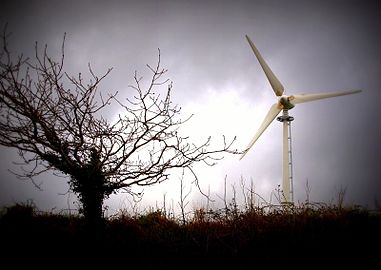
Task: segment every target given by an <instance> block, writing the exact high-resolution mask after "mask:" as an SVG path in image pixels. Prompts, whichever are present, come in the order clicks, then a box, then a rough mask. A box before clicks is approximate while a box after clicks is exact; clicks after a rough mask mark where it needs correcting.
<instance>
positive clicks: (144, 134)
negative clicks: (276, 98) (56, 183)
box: [0, 31, 237, 222]
mask: <svg viewBox="0 0 381 270" xmlns="http://www.w3.org/2000/svg"><path fill="white" fill-rule="evenodd" d="M8 37H9V35H7V32H6V31H4V34H3V36H2V43H3V44H2V51H1V55H0V112H1V114H0V145H3V146H7V147H13V148H16V149H18V151H19V154H20V156H21V158H22V160H23V162H24V163H25V164H26V165H32V167H28V168H29V170H27V171H23V172H22V173H21V174H19V176H21V177H28V178H30V179H32V181H33V177H35V176H37V175H39V174H41V173H43V172H46V171H50V170H53V171H56V172H57V171H58V172H60V173H63V174H64V175H66V176H67V178H68V182H69V184H70V188H71V190H72V191H73V192H75V193H76V194H77V195H78V198H79V200H80V202H81V204H82V209H81V210H82V211H83V214H84V216H85V218H86V219H87V220H88V221H91V222H97V221H100V220H101V219H102V215H103V212H102V211H103V209H102V207H103V202H104V200H105V199H106V198H107V197H108V196H109V195H111V194H112V193H117V192H118V191H121V190H125V191H127V192H132V190H131V187H133V186H150V185H153V184H156V183H160V182H162V181H165V180H167V179H168V177H169V176H170V173H171V171H172V170H173V169H176V168H180V169H184V168H185V169H188V170H189V171H190V172H191V173H192V175H193V177H195V178H196V180H197V175H196V173H195V172H194V170H193V168H192V165H193V164H194V163H197V162H204V163H205V164H207V165H213V164H214V163H215V162H216V160H219V159H221V158H223V156H221V154H222V153H237V151H236V150H231V147H232V144H233V142H234V140H235V138H234V139H232V140H231V141H229V142H226V141H225V138H223V145H222V146H221V147H220V148H219V149H210V148H211V147H210V142H211V139H210V138H208V139H207V140H206V141H205V142H204V143H203V144H201V145H195V144H193V143H190V142H189V139H188V137H182V136H180V135H179V133H178V129H179V128H180V127H181V125H182V124H184V123H185V122H186V121H188V120H189V118H187V119H185V120H181V119H179V114H180V108H179V107H178V106H177V105H173V103H172V101H171V91H172V83H171V82H170V81H169V80H167V79H165V78H164V75H165V73H166V70H165V69H163V68H161V66H160V50H159V53H158V61H157V64H156V65H155V66H150V65H147V67H148V69H149V71H150V74H151V77H150V80H149V83H148V87H145V89H143V86H142V84H143V83H142V78H141V77H139V76H138V74H137V73H136V72H135V76H134V85H133V86H131V87H132V89H133V90H134V95H133V97H132V98H130V99H126V100H124V101H122V100H120V99H118V98H117V94H118V93H117V92H116V93H113V94H110V93H107V94H106V95H107V96H106V95H105V94H104V93H103V94H102V93H101V92H100V91H99V86H100V83H101V82H102V80H103V79H104V78H105V77H106V76H107V75H109V73H110V72H111V69H109V70H108V71H107V72H106V73H105V74H104V75H102V76H100V77H98V76H97V75H95V74H94V72H93V70H92V68H91V66H90V64H89V66H88V70H89V76H90V77H91V79H90V80H89V81H87V82H85V80H84V78H83V76H82V75H81V73H79V74H78V75H76V76H71V75H69V74H67V73H66V72H65V71H64V44H65V38H64V40H63V42H62V54H61V55H60V56H59V60H58V61H57V60H55V59H54V58H53V57H51V56H49V55H48V53H47V46H45V49H44V50H43V51H42V52H41V50H40V49H39V48H38V46H37V43H36V47H35V57H34V58H33V59H29V58H26V57H24V56H23V55H19V56H17V57H13V54H12V53H11V52H10V51H9V46H8V43H7V39H8ZM163 87H164V88H165V91H164V94H163V95H160V94H155V93H154V89H155V92H159V91H160V89H162V88H163ZM157 88H158V89H157ZM112 104H114V105H115V106H119V109H121V110H123V113H122V114H119V115H118V118H117V120H115V121H114V122H111V121H109V120H107V119H105V118H104V117H102V115H105V112H106V111H105V110H106V109H110V108H111V107H110V106H111V105H112ZM113 109H114V110H115V108H114V107H113Z"/></svg>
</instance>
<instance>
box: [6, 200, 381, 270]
mask: <svg viewBox="0 0 381 270" xmlns="http://www.w3.org/2000/svg"><path fill="white" fill-rule="evenodd" d="M0 228H1V235H0V236H1V246H2V253H1V254H2V257H3V259H2V261H3V262H4V263H11V265H12V268H18V266H21V265H28V266H33V265H36V266H41V265H46V266H53V267H55V266H61V267H63V266H67V267H72V266H75V265H77V266H79V265H88V266H90V265H93V264H94V263H95V265H98V264H99V266H100V265H107V266H110V267H111V266H113V265H115V266H116V265H118V266H123V267H122V268H123V269H129V268H135V269H180V268H195V267H199V268H201V267H202V268H203V269H205V268H211V269H218V268H222V269H229V268H232V269H249V268H250V269H256V268H263V267H270V268H272V267H278V266H280V267H287V268H288V267H294V266H296V267H297V268H312V267H316V266H321V267H332V266H334V265H336V266H337V267H340V268H341V267H343V266H353V265H361V266H363V267H365V266H367V265H369V266H370V265H374V264H376V265H377V264H379V263H378V256H379V248H380V243H381V233H380V228H381V214H380V212H379V211H369V210H366V209H362V208H360V207H345V208H344V207H336V206H325V205H317V204H315V205H314V204H306V205H302V206H298V207H296V206H287V207H285V206H273V207H272V208H267V209H264V208H262V209H260V208H252V209H250V208H248V209H244V210H239V209H237V208H234V207H228V208H224V209H219V210H209V211H206V210H205V209H202V208H201V209H197V210H195V211H194V213H193V215H192V218H191V219H188V220H181V219H176V218H173V217H172V218H171V217H168V216H167V215H166V214H165V213H163V211H160V210H152V211H148V212H146V213H142V214H134V215H129V214H128V213H127V212H126V211H124V212H123V211H122V212H121V214H120V215H117V216H114V217H110V218H107V219H105V220H104V224H101V225H100V226H99V227H98V228H95V229H94V228H93V229H90V228H88V227H87V226H86V225H85V224H84V222H83V218H82V217H81V216H79V215H67V214H66V215H65V214H53V213H43V212H39V211H38V210H37V209H35V207H34V206H33V205H30V204H29V205H28V204H16V205H14V206H10V207H6V208H4V209H3V211H2V215H1V219H0ZM14 256H16V257H15V258H16V259H13V257H14ZM17 258H19V259H17Z"/></svg>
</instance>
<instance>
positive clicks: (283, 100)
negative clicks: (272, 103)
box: [279, 95, 295, 110]
mask: <svg viewBox="0 0 381 270" xmlns="http://www.w3.org/2000/svg"><path fill="white" fill-rule="evenodd" d="M279 103H280V104H281V105H282V108H283V109H284V110H291V109H292V108H294V107H295V105H294V104H292V103H291V102H290V97H289V96H286V95H283V96H281V97H280V99H279Z"/></svg>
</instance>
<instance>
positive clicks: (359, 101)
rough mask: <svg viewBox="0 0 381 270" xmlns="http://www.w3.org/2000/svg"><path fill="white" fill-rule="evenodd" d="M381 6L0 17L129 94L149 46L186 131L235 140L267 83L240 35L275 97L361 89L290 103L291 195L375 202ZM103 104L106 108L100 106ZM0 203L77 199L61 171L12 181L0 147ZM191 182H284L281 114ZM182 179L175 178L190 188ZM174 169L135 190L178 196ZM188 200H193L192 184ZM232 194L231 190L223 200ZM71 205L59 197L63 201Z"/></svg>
mask: <svg viewBox="0 0 381 270" xmlns="http://www.w3.org/2000/svg"><path fill="white" fill-rule="evenodd" d="M380 18H381V9H379V8H378V5H377V1H374V2H373V1H337V0H336V1H255V0H254V1H15V0H12V1H2V5H1V10H0V23H1V26H3V25H4V24H5V23H6V22H7V23H8V29H9V31H11V32H12V36H11V39H10V45H11V48H12V50H13V51H15V52H20V53H21V52H22V53H24V54H26V55H30V56H33V49H34V43H35V41H38V42H39V44H45V43H47V44H48V48H49V52H50V54H52V55H56V56H59V54H58V53H59V50H60V44H61V42H62V39H63V35H64V33H65V32H66V33H67V37H66V44H65V57H66V70H67V71H68V72H69V73H72V74H76V73H78V72H80V71H81V72H85V71H86V70H87V64H88V62H91V64H92V66H93V67H94V70H95V72H96V73H98V74H102V73H104V72H105V71H106V70H107V69H108V68H109V67H113V68H114V69H113V71H112V73H111V74H110V75H109V76H108V77H107V78H106V80H105V81H104V83H103V84H102V85H101V88H102V90H101V91H102V92H103V91H104V92H110V91H111V92H113V91H119V92H122V93H123V92H126V91H131V89H130V88H128V85H129V84H132V83H133V75H134V71H135V70H137V71H139V72H141V73H142V74H144V72H146V67H145V65H146V64H155V63H156V60H157V48H160V50H161V57H162V65H163V67H165V68H167V69H168V70H169V71H168V78H169V79H170V80H172V81H173V86H174V87H173V100H174V102H175V103H177V104H179V105H180V106H181V107H182V108H183V111H182V114H183V116H184V118H186V116H188V115H190V114H192V113H194V114H195V116H194V118H192V120H191V121H190V122H189V123H188V124H187V126H186V127H184V128H185V129H184V132H187V133H188V134H189V135H190V138H191V139H192V140H194V141H200V140H201V141H202V140H204V139H206V138H207V137H208V136H209V135H211V136H212V139H213V141H214V142H215V143H216V145H218V144H219V143H222V135H226V137H227V138H228V139H229V138H233V137H234V136H237V142H236V144H235V147H236V148H238V149H243V148H244V147H246V145H247V144H248V142H249V141H250V140H251V138H252V136H253V135H254V133H255V132H256V130H257V128H258V127H259V125H260V123H261V122H262V120H263V118H264V116H265V115H266V113H267V110H268V109H269V107H270V106H271V105H272V104H273V103H274V102H276V98H275V96H274V93H273V91H272V89H271V87H270V84H269V83H268V81H267V79H266V77H265V75H264V73H263V71H262V69H261V68H260V65H259V63H258V61H257V60H256V58H255V57H254V54H253V53H252V50H251V48H250V47H249V45H248V43H247V41H246V39H245V34H247V35H249V36H250V37H251V39H252V41H253V42H254V43H255V44H256V46H257V48H258V49H259V51H260V52H261V54H262V56H263V57H264V58H265V59H266V61H267V63H268V64H269V66H270V67H271V69H272V70H273V72H274V73H275V74H276V76H277V77H278V79H279V80H280V81H281V82H282V84H283V85H284V87H285V93H286V94H299V93H314V92H330V91H341V90H354V89H361V90H363V92H362V93H360V94H356V95H350V96H344V97H337V98H333V99H326V100H321V101H315V102H312V103H306V104H300V105H298V106H296V107H295V108H294V109H293V110H291V111H290V115H292V116H294V117H295V121H294V122H292V135H293V161H294V189H295V200H296V201H297V202H303V201H304V200H305V199H306V191H305V186H306V183H307V181H308V184H309V186H310V194H309V196H310V199H311V200H312V201H316V202H326V203H330V202H335V201H336V199H337V194H338V193H339V192H340V190H343V189H345V190H346V197H345V199H346V203H348V204H360V205H362V206H367V207H370V208H374V207H375V206H376V202H378V204H379V205H380V204H381V180H380V176H379V166H380V165H379V164H378V163H379V161H380V158H379V157H380V153H381V147H380V140H379V138H381V120H380V119H381V113H380V110H379V108H378V106H379V104H380V100H381V89H380V85H381V84H380V82H381V61H380V60H381V53H380V50H379V44H380V34H381V30H380V29H381V23H380V20H381V19H380ZM111 113H112V112H111ZM0 149H1V151H2V152H1V163H0V175H1V176H0V179H1V181H0V204H1V205H9V204H13V203H15V202H25V201H26V200H28V199H29V200H33V201H34V202H35V203H36V205H37V206H38V207H39V208H41V209H47V210H49V209H64V208H68V207H69V206H70V207H71V208H75V205H74V206H73V203H74V202H75V196H74V195H73V194H66V195H59V194H64V193H66V192H67V190H68V186H67V184H66V183H65V180H64V179H59V178H56V177H54V176H52V175H50V174H49V175H45V176H41V178H38V179H37V181H38V182H42V188H43V191H38V190H36V189H35V188H34V187H33V185H32V184H31V183H30V182H23V181H21V180H18V179H16V178H15V177H14V176H13V175H12V174H11V173H10V172H8V170H9V169H12V170H17V169H18V166H17V165H15V164H13V163H12V162H14V161H19V159H18V157H17V153H16V152H15V151H14V150H11V149H6V148H4V147H1V148H0ZM196 168H197V171H196V172H197V173H198V175H199V178H200V184H201V186H202V187H203V188H204V191H205V192H207V190H208V189H209V190H210V194H211V195H212V197H214V198H215V199H216V205H217V206H218V201H219V200H220V199H219V197H218V196H222V195H223V190H224V178H225V177H226V179H227V183H228V184H227V185H228V186H227V189H228V190H231V189H232V188H231V186H233V185H235V188H236V189H237V193H240V190H241V188H240V179H243V181H244V182H245V183H246V186H249V185H250V181H251V180H252V181H253V183H254V187H255V191H256V192H258V193H259V194H260V195H261V196H262V197H263V198H265V199H266V200H270V198H271V193H272V192H273V191H274V190H275V189H276V188H277V185H278V184H280V183H281V178H282V169H281V168H282V125H281V124H280V123H279V122H276V121H275V122H273V123H272V124H271V125H270V127H269V128H268V129H267V130H266V131H265V133H263V135H262V136H261V138H260V139H259V140H258V141H257V143H256V144H255V145H254V146H253V148H252V149H251V150H250V152H249V153H248V154H247V155H246V157H245V158H244V159H243V160H242V161H239V160H238V156H226V157H225V159H224V160H223V161H221V162H220V163H218V164H217V165H216V166H214V167H203V166H201V167H200V166H197V167H196ZM189 181H191V179H189V180H188V182H186V184H187V188H190V187H191V184H190V182H189ZM179 190H180V184H179V180H178V177H177V176H174V177H173V178H172V179H171V180H170V181H169V182H168V183H166V184H162V185H160V186H158V187H153V188H151V189H150V188H147V189H146V190H145V197H144V203H146V204H147V205H150V204H151V205H152V206H155V205H154V204H155V203H156V201H157V202H158V204H159V205H161V204H162V198H163V194H165V193H166V194H167V195H166V198H167V200H170V198H173V202H174V204H177V202H178V200H179ZM192 190H193V199H192V202H191V203H190V206H189V207H198V206H201V205H202V204H203V203H204V201H203V199H202V198H201V197H200V196H199V194H198V193H197V190H196V188H195V187H192ZM231 196H232V195H231V194H230V197H231ZM126 198H127V197H126V195H119V196H115V195H114V196H113V197H111V198H110V199H109V200H107V202H106V205H108V206H109V209H110V210H109V211H110V212H112V211H115V210H116V209H118V208H121V207H128V206H129V203H128V201H127V199H126ZM68 205H69V206H68Z"/></svg>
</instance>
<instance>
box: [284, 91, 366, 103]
mask: <svg viewBox="0 0 381 270" xmlns="http://www.w3.org/2000/svg"><path fill="white" fill-rule="evenodd" d="M360 92H361V90H353V91H344V92H332V93H317V94H301V95H291V96H289V97H288V99H289V101H290V102H291V103H292V104H298V103H303V102H309V101H314V100H319V99H323V98H331V97H338V96H345V95H350V94H356V93H360Z"/></svg>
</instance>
